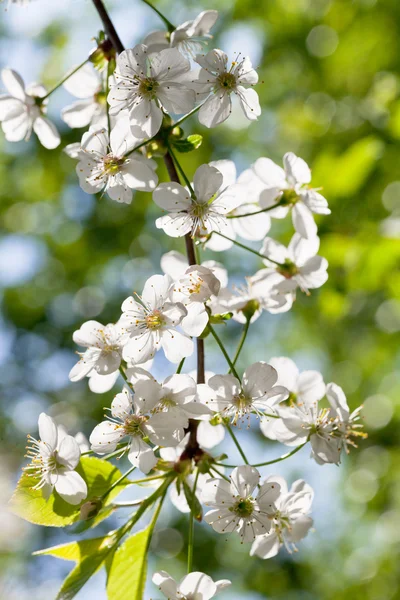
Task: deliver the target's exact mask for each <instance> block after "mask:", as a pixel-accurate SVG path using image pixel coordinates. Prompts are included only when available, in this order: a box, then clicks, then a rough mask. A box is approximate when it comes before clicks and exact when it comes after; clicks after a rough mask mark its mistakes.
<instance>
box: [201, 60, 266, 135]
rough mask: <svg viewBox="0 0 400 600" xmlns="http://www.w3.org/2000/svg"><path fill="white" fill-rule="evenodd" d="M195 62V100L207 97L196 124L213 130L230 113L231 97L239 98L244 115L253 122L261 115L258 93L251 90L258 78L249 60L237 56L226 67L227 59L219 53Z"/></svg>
mask: <svg viewBox="0 0 400 600" xmlns="http://www.w3.org/2000/svg"><path fill="white" fill-rule="evenodd" d="M196 62H197V63H198V64H199V65H200V67H201V69H200V71H199V73H198V77H197V78H196V79H195V81H194V82H193V84H194V85H195V86H196V93H197V99H198V100H201V99H203V98H206V100H205V102H204V104H203V106H202V107H201V109H200V111H199V121H200V123H201V124H202V125H205V126H206V127H216V126H217V125H219V124H220V123H223V122H224V121H226V119H227V118H228V117H229V115H230V114H231V112H232V100H231V94H235V95H236V96H237V97H238V98H239V102H240V105H241V108H242V110H243V112H244V114H245V116H246V117H247V118H248V119H249V120H250V121H254V120H256V119H257V118H258V117H259V116H260V115H261V108H260V103H259V100H258V94H257V92H256V91H255V90H253V89H252V88H251V87H247V86H253V85H255V84H256V83H257V82H258V75H257V73H256V71H255V70H254V69H253V67H252V65H251V61H250V59H249V58H248V57H244V58H242V59H241V58H240V55H237V57H236V59H235V60H233V61H232V63H231V65H230V67H228V57H227V55H226V54H225V52H223V51H222V50H210V52H208V53H207V54H205V55H204V54H203V55H201V54H198V55H197V56H196Z"/></svg>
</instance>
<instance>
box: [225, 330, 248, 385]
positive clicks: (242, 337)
mask: <svg viewBox="0 0 400 600" xmlns="http://www.w3.org/2000/svg"><path fill="white" fill-rule="evenodd" d="M249 327H250V319H246V323H245V325H244V327H243V331H242V336H241V338H240V341H239V345H238V347H237V350H236V354H235V356H234V359H233V361H232V364H233V365H236V362H237V360H238V358H239V355H240V353H241V351H242V348H243V344H244V342H245V340H246V337H247V333H248V331H249ZM230 372H231V369H229V373H230Z"/></svg>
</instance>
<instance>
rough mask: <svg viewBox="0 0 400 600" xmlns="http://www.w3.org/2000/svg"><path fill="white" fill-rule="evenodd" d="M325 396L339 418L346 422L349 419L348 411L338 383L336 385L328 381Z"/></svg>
mask: <svg viewBox="0 0 400 600" xmlns="http://www.w3.org/2000/svg"><path fill="white" fill-rule="evenodd" d="M326 396H327V398H328V400H329V404H330V405H331V406H332V408H333V409H334V410H335V412H336V414H337V415H338V416H339V419H340V420H341V421H342V422H344V423H346V422H347V421H348V419H349V414H350V411H349V405H348V404H347V399H346V396H345V394H344V392H343V390H342V388H341V387H340V386H339V385H336V383H328V384H327V386H326Z"/></svg>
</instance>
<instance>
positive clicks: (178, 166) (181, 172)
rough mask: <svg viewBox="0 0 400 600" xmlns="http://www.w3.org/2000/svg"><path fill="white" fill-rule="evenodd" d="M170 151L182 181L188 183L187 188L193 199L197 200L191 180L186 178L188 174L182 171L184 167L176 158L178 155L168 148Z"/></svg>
mask: <svg viewBox="0 0 400 600" xmlns="http://www.w3.org/2000/svg"><path fill="white" fill-rule="evenodd" d="M168 151H169V153H170V155H171V156H172V160H173V161H174V163H175V164H176V166H177V169H178V171H179V173H180V174H181V176H182V179H183V180H184V182H185V183H186V185H187V187H188V188H189V191H190V193H191V195H192V197H193V198H195V193H194V189H193V188H192V185H191V183H190V181H189V178H188V177H187V176H186V173H185V172H184V170H183V169H182V167H181V165H180V163H179V161H178V159H177V158H176V154H174V152H173V151H172V150H171V148H170V147H169V148H168Z"/></svg>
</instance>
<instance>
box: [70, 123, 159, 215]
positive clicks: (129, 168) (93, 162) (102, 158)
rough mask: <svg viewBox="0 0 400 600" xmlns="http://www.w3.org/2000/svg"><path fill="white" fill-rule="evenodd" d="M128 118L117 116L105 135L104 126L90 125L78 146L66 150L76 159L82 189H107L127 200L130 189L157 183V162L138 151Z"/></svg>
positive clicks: (150, 187) (147, 188) (90, 191)
mask: <svg viewBox="0 0 400 600" xmlns="http://www.w3.org/2000/svg"><path fill="white" fill-rule="evenodd" d="M136 145H137V140H135V138H134V137H133V136H132V134H131V132H130V129H129V126H128V125H127V118H126V117H124V118H120V119H118V121H117V123H116V124H115V126H114V127H113V129H112V130H111V135H110V136H109V135H108V131H107V129H105V128H104V127H103V128H101V129H99V128H98V127H97V126H93V127H91V128H90V129H89V131H87V132H86V133H84V134H83V137H82V142H81V145H80V147H79V149H76V145H75V144H71V146H72V148H71V147H68V146H67V148H66V152H67V153H68V154H69V155H70V156H71V157H72V158H77V159H78V161H79V162H78V164H77V166H76V173H77V175H78V178H79V184H80V186H81V188H82V189H83V191H85V192H86V193H88V194H96V193H98V192H107V194H108V196H109V197H110V198H111V199H112V200H116V201H117V202H124V203H126V204H130V203H131V201H132V190H141V191H145V192H150V191H152V190H154V188H155V187H156V185H157V182H158V177H157V174H156V172H155V170H156V168H157V163H156V162H155V161H154V160H152V159H150V158H146V157H145V156H143V155H142V154H140V153H139V152H130V151H132V149H133V148H135V146H136Z"/></svg>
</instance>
